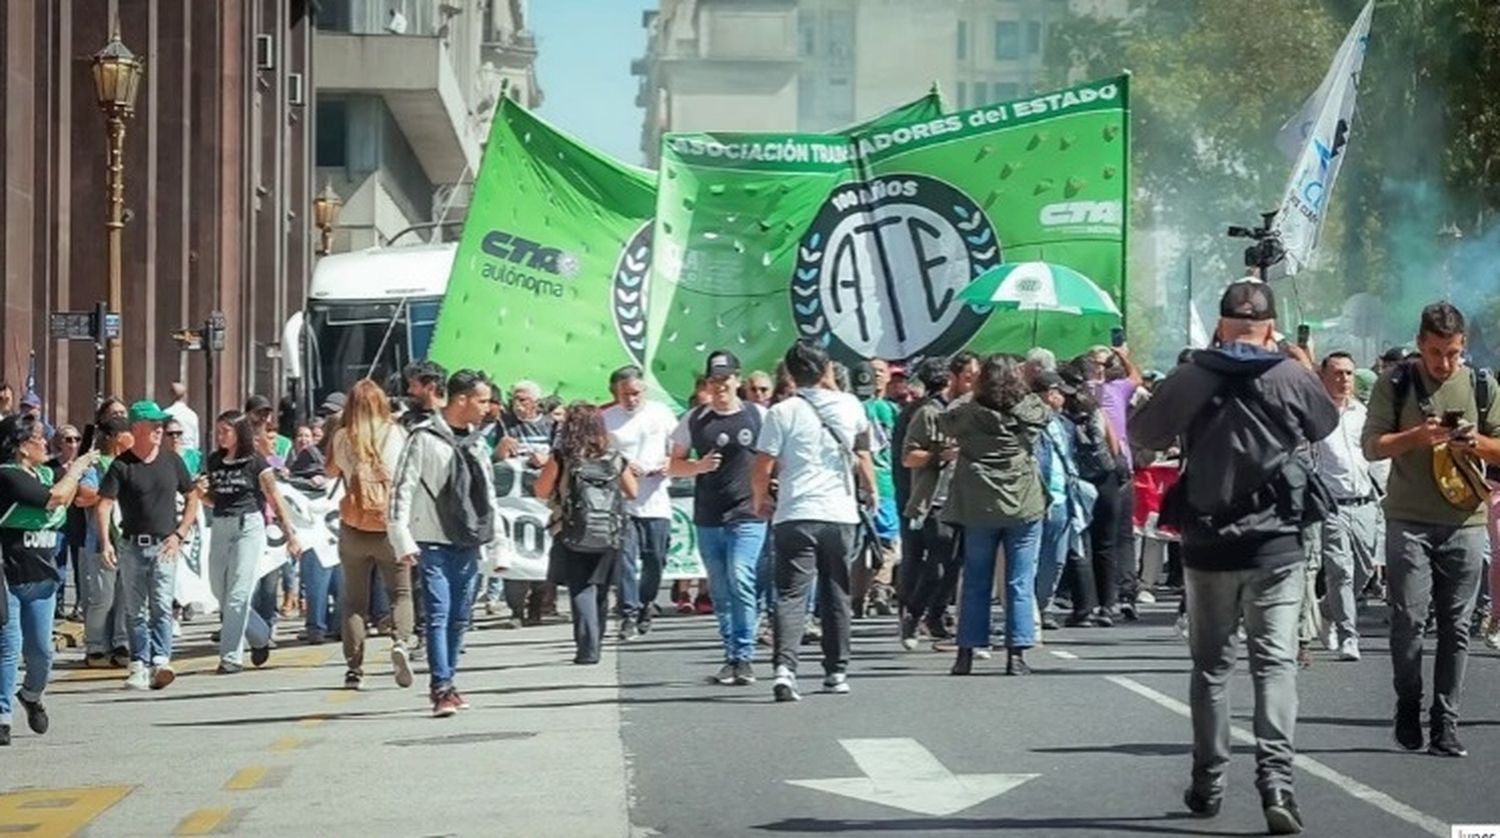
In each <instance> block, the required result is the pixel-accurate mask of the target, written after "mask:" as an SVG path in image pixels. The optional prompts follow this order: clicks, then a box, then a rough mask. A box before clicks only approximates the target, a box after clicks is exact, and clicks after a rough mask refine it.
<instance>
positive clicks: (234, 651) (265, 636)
mask: <svg viewBox="0 0 1500 838" xmlns="http://www.w3.org/2000/svg"><path fill="white" fill-rule="evenodd" d="M209 526H210V531H211V532H212V533H213V538H212V539H211V540H210V541H209V542H208V582H209V586H210V587H211V588H212V589H213V592H214V598H215V599H217V600H218V601H219V614H220V615H222V616H223V624H222V625H221V626H220V628H219V660H220V661H223V662H224V663H227V664H232V665H235V666H238V665H240V664H241V663H242V662H243V659H244V651H245V644H246V643H249V644H250V648H252V649H259V648H262V647H264V646H266V645H268V644H270V642H271V627H270V625H269V624H268V623H267V622H266V620H265V619H264V618H263V617H262V616H261V615H260V614H257V613H256V612H255V610H254V609H253V608H251V600H252V598H253V597H254V596H255V589H256V587H257V585H259V584H260V580H259V579H258V578H257V577H256V575H255V571H256V569H257V566H258V565H259V564H260V557H261V554H262V553H264V552H265V551H266V522H265V519H264V518H262V517H261V514H260V513H259V512H251V513H249V514H246V515H216V516H214V517H213V518H212V519H211V520H210V522H209ZM272 575H273V576H274V575H275V574H272Z"/></svg>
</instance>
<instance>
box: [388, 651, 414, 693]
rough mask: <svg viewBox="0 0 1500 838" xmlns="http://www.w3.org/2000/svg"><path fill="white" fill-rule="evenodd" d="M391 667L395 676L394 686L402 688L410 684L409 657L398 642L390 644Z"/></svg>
mask: <svg viewBox="0 0 1500 838" xmlns="http://www.w3.org/2000/svg"><path fill="white" fill-rule="evenodd" d="M391 669H392V670H393V671H394V674H395V676H396V686H398V687H400V688H402V689H406V688H407V687H410V686H411V682H412V677H411V657H410V656H409V655H408V654H407V653H406V647H405V646H403V645H401V644H400V643H396V644H393V645H392V646H391Z"/></svg>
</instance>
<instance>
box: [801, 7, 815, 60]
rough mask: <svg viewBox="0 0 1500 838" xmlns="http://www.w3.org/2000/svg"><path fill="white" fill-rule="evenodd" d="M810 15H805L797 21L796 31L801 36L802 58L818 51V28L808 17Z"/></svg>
mask: <svg viewBox="0 0 1500 838" xmlns="http://www.w3.org/2000/svg"><path fill="white" fill-rule="evenodd" d="M811 17H812V15H805V16H802V17H800V18H798V21H797V33H798V34H799V35H800V36H801V41H802V57H803V58H808V57H811V56H813V55H816V54H817V52H818V30H817V27H815V26H814V25H813V22H812V20H810V19H809V18H811Z"/></svg>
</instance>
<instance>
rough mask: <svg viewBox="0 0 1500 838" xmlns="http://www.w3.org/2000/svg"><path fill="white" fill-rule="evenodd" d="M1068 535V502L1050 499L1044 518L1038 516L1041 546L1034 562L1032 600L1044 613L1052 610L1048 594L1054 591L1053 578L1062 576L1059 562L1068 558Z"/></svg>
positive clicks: (1069, 532) (1055, 583)
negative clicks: (1034, 572) (1034, 586)
mask: <svg viewBox="0 0 1500 838" xmlns="http://www.w3.org/2000/svg"><path fill="white" fill-rule="evenodd" d="M1072 535H1073V527H1072V522H1071V519H1069V517H1068V505H1067V504H1066V503H1056V502H1054V503H1053V504H1052V505H1051V506H1049V507H1047V517H1045V518H1043V519H1042V546H1041V552H1040V553H1038V555H1037V561H1036V599H1037V603H1038V604H1039V605H1040V607H1041V609H1042V613H1044V614H1045V613H1046V612H1047V611H1049V610H1051V609H1052V597H1053V596H1054V595H1055V594H1056V593H1057V581H1058V580H1059V579H1061V578H1062V570H1063V565H1064V564H1066V563H1067V561H1068V542H1069V541H1072Z"/></svg>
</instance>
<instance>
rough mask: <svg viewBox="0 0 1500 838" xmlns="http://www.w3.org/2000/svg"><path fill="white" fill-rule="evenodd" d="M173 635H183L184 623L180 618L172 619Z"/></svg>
mask: <svg viewBox="0 0 1500 838" xmlns="http://www.w3.org/2000/svg"><path fill="white" fill-rule="evenodd" d="M172 636H173V637H181V636H182V623H181V621H179V620H173V621H172Z"/></svg>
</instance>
